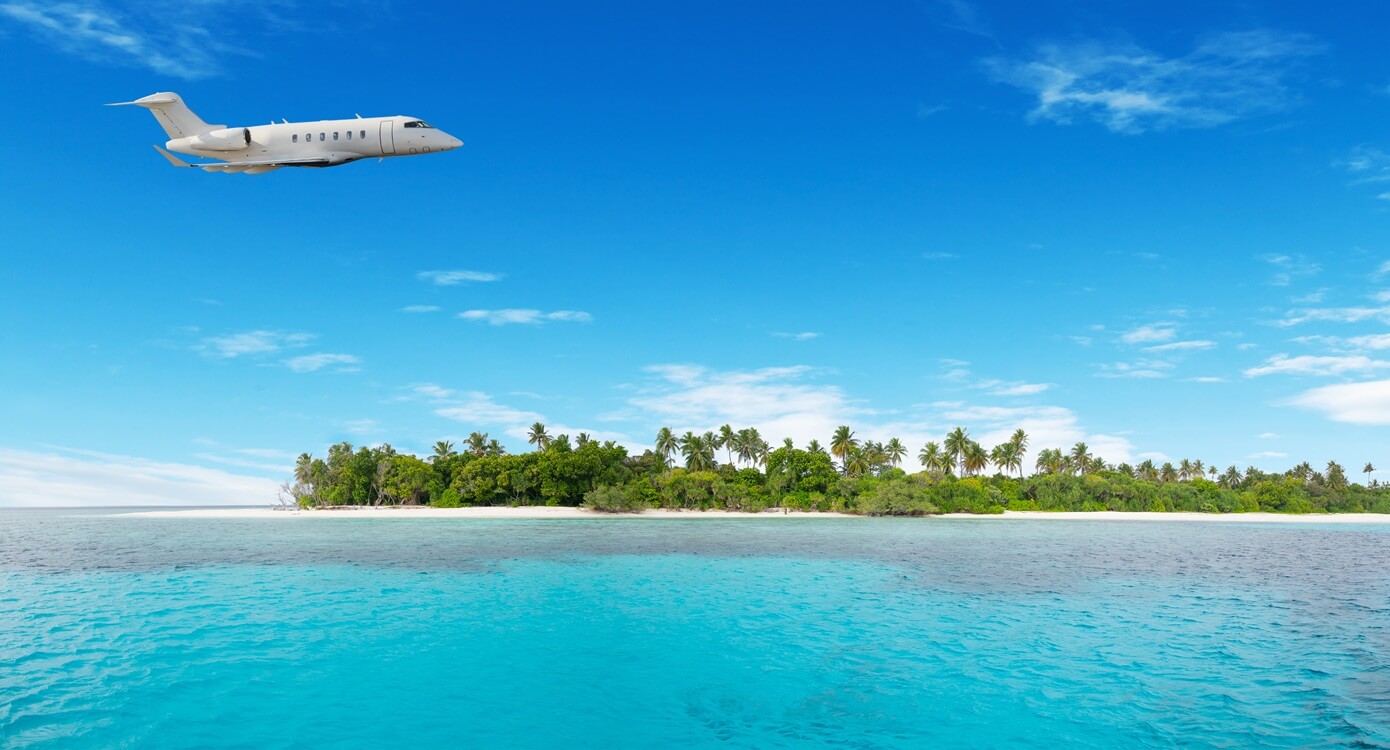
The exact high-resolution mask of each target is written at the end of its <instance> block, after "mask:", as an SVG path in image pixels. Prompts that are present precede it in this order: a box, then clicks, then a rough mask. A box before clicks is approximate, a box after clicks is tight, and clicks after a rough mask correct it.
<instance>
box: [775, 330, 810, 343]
mask: <svg viewBox="0 0 1390 750" xmlns="http://www.w3.org/2000/svg"><path fill="white" fill-rule="evenodd" d="M772 335H773V336H776V337H777V338H779V339H791V340H792V341H810V340H811V339H815V338H820V333H819V332H817V331H801V332H800V333H787V332H783V331H774V332H773V333H772Z"/></svg>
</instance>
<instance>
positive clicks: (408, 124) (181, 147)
mask: <svg viewBox="0 0 1390 750" xmlns="http://www.w3.org/2000/svg"><path fill="white" fill-rule="evenodd" d="M462 145H463V142H462V141H460V140H459V139H457V138H455V137H453V136H451V135H449V134H448V133H445V132H444V131H442V130H438V129H436V128H433V127H430V126H429V125H427V124H425V123H424V122H423V121H421V120H419V119H418V118H414V117H406V116H404V115H395V116H393V117H359V118H355V119H351V120H319V121H317V122H287V123H278V124H275V123H273V124H270V125H253V126H251V127H248V128H225V129H220V130H215V131H213V132H211V133H206V134H203V135H197V136H189V137H185V138H174V139H173V140H170V141H169V142H168V143H166V144H165V147H166V148H168V149H169V150H170V151H175V152H178V153H181V154H188V155H190V156H202V157H207V158H211V159H220V160H224V161H255V162H263V161H273V160H279V159H285V160H298V159H311V158H317V159H327V160H328V162H327V163H326V164H322V163H321V164H319V165H316V166H334V165H338V164H346V163H347V162H350V161H356V160H358V159H366V158H369V157H387V156H411V155H414V154H429V153H434V152H438V151H449V150H451V149H455V148H458V147H459V146H462ZM306 166H311V165H306Z"/></svg>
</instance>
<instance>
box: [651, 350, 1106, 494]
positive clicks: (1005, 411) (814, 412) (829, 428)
mask: <svg viewBox="0 0 1390 750" xmlns="http://www.w3.org/2000/svg"><path fill="white" fill-rule="evenodd" d="M648 372H650V373H652V374H653V375H656V376H657V377H658V379H659V382H657V383H654V384H649V385H647V386H645V387H644V388H643V389H642V390H641V391H640V392H639V393H638V394H637V395H635V396H633V397H632V398H631V399H629V402H628V404H629V406H630V407H632V410H631V414H628V415H625V416H626V417H627V418H629V419H632V420H634V421H641V422H646V423H647V426H649V427H650V429H651V430H652V431H653V432H654V431H655V429H656V427H657V426H661V425H665V426H669V427H671V428H672V429H673V430H675V431H676V432H677V433H680V432H684V431H685V430H692V431H695V432H697V433H698V432H704V431H706V430H714V429H717V428H718V427H719V425H722V424H731V425H734V426H735V427H745V426H748V427H756V428H757V429H758V430H759V431H760V432H761V433H762V434H763V437H764V439H766V440H768V441H769V442H771V443H773V444H774V445H775V444H777V443H778V442H780V440H781V439H782V438H785V437H790V438H792V440H793V441H794V442H795V443H796V444H797V445H805V444H806V443H807V442H809V441H810V440H813V439H814V440H819V441H820V442H821V443H822V444H825V443H827V442H828V441H829V439H830V436H831V434H832V433H833V432H834V431H835V428H836V427H837V426H839V425H842V424H847V425H850V426H851V428H853V430H854V432H855V434H856V436H857V437H858V438H860V439H870V440H879V441H886V440H888V439H889V438H892V437H898V438H900V439H902V440H903V442H904V443H905V444H906V445H907V446H908V447H909V448H910V449H911V451H912V454H913V455H912V456H910V457H909V458H908V459H907V460H906V461H905V464H906V465H907V468H908V469H909V470H915V469H916V468H917V464H916V461H915V453H916V450H917V448H920V447H921V446H922V445H923V444H924V443H925V442H926V441H927V440H938V441H939V440H941V438H942V435H944V434H945V433H946V432H947V431H948V430H949V429H951V427H952V426H954V425H956V424H959V425H961V426H964V427H966V428H967V429H968V430H970V431H971V433H972V435H973V437H974V438H975V439H976V440H978V441H980V443H981V444H982V445H985V446H987V447H988V446H992V445H995V444H998V443H1002V442H1004V441H1005V440H1007V439H1008V438H1009V436H1010V435H1011V434H1012V433H1013V431H1014V430H1015V429H1019V428H1022V429H1024V430H1025V431H1026V432H1028V434H1029V435H1030V436H1031V437H1030V441H1031V444H1032V445H1033V446H1034V450H1037V449H1039V448H1045V447H1053V446H1062V445H1066V446H1070V445H1072V444H1073V443H1076V442H1078V441H1085V442H1087V443H1088V444H1090V445H1091V447H1092V449H1093V450H1094V451H1095V452H1096V453H1097V454H1098V455H1103V456H1105V457H1106V458H1107V459H1108V460H1111V461H1125V460H1129V456H1130V455H1131V452H1132V446H1131V445H1130V443H1129V441H1128V440H1127V439H1125V438H1123V437H1120V436H1115V435H1104V434H1095V433H1089V432H1087V431H1086V430H1084V429H1082V428H1081V426H1080V425H1079V420H1078V419H1077V417H1076V415H1075V414H1074V413H1073V412H1071V410H1069V409H1066V408H1063V407H1059V406H1018V407H1013V406H1010V407H1002V406H980V405H972V404H966V403H959V402H938V403H934V404H931V405H929V406H924V407H920V408H921V409H924V410H925V411H924V412H923V413H921V414H918V415H916V416H914V417H912V418H910V419H909V418H904V417H898V416H895V415H893V414H890V413H885V412H881V411H878V410H875V409H871V408H869V407H868V406H867V405H865V404H863V403H862V402H859V401H857V400H855V399H852V398H850V397H849V396H847V395H846V394H845V393H844V391H843V390H842V389H840V388H839V387H838V386H835V385H831V384H825V383H816V382H809V379H810V378H811V377H812V376H813V375H814V374H815V371H814V370H812V369H811V368H808V367H804V366H798V367H777V368H765V369H761V370H753V371H716V370H710V369H708V368H705V367H700V366H697V365H659V366H655V367H651V368H648Z"/></svg>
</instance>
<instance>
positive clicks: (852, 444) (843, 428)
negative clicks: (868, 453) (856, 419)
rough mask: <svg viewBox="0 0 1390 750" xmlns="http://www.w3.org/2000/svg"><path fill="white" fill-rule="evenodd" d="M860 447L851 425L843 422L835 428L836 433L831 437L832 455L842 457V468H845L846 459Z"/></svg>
mask: <svg viewBox="0 0 1390 750" xmlns="http://www.w3.org/2000/svg"><path fill="white" fill-rule="evenodd" d="M858 447H859V441H858V440H855V439H854V432H853V431H852V430H850V428H849V425H847V424H842V425H840V426H839V427H836V428H835V434H834V436H832V437H831V438H830V455H832V456H834V457H836V458H838V459H840V467H841V470H844V468H845V460H846V459H848V458H849V454H851V453H853V452H854V449H855V448H858Z"/></svg>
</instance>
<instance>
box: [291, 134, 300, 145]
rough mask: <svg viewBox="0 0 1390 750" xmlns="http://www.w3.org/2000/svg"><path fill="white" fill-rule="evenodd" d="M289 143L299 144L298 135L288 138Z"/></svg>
mask: <svg viewBox="0 0 1390 750" xmlns="http://www.w3.org/2000/svg"><path fill="white" fill-rule="evenodd" d="M290 143H299V134H298V133H295V134H294V135H292V136H290Z"/></svg>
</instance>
